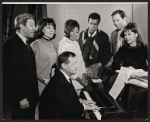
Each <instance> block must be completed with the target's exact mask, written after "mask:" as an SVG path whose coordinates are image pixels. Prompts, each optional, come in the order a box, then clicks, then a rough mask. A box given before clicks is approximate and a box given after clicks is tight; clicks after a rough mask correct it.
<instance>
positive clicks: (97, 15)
mask: <svg viewBox="0 0 150 122" xmlns="http://www.w3.org/2000/svg"><path fill="white" fill-rule="evenodd" d="M90 18H91V19H97V20H98V23H100V21H101V17H100V15H99V14H98V13H91V14H90V15H89V17H88V21H89V20H90Z"/></svg>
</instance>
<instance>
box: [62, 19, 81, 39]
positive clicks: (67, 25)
mask: <svg viewBox="0 0 150 122" xmlns="http://www.w3.org/2000/svg"><path fill="white" fill-rule="evenodd" d="M75 27H77V28H78V30H80V26H79V23H78V22H77V21H76V20H73V19H69V20H67V21H66V22H65V28H64V33H65V34H66V36H67V37H68V38H70V32H71V31H72V30H73V29H74V28H75Z"/></svg>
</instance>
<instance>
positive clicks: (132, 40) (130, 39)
mask: <svg viewBox="0 0 150 122" xmlns="http://www.w3.org/2000/svg"><path fill="white" fill-rule="evenodd" d="M137 37H138V34H137V33H135V32H132V31H131V30H126V31H125V32H124V39H125V40H126V42H127V43H128V44H129V45H130V46H136V44H137V42H136V40H137Z"/></svg>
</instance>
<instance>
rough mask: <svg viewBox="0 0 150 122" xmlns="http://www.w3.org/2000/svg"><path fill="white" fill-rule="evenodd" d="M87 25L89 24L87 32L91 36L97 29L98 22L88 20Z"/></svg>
mask: <svg viewBox="0 0 150 122" xmlns="http://www.w3.org/2000/svg"><path fill="white" fill-rule="evenodd" d="M88 24H89V32H90V33H91V34H93V33H94V32H95V31H96V30H97V28H98V25H99V21H98V19H91V18H90V19H89V23H88Z"/></svg>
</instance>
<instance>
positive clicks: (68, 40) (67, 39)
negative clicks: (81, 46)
mask: <svg viewBox="0 0 150 122" xmlns="http://www.w3.org/2000/svg"><path fill="white" fill-rule="evenodd" d="M64 39H66V41H67V42H69V43H74V42H75V41H72V40H70V39H69V38H68V37H66V36H64Z"/></svg>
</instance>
